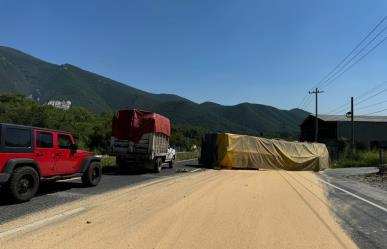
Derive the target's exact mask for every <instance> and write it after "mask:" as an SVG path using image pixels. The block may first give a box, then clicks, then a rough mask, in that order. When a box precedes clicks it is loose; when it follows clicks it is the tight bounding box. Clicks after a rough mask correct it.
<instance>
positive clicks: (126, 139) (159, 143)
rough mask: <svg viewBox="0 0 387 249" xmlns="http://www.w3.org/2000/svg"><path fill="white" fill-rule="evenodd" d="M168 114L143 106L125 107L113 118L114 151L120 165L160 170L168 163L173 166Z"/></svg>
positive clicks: (111, 153) (173, 154)
mask: <svg viewBox="0 0 387 249" xmlns="http://www.w3.org/2000/svg"><path fill="white" fill-rule="evenodd" d="M170 136H171V124H170V121H169V119H168V118H166V117H164V116H162V115H160V114H157V113H153V112H148V111H143V110H136V109H130V110H121V111H118V112H117V113H116V114H115V115H114V116H113V119H112V137H111V142H110V155H112V156H115V157H116V162H117V165H118V166H119V167H120V168H146V169H151V170H154V171H155V172H160V171H161V170H162V166H163V164H164V163H168V166H169V167H170V168H172V167H173V163H174V160H175V158H176V156H175V154H176V153H175V150H174V149H172V148H170V146H169V139H170Z"/></svg>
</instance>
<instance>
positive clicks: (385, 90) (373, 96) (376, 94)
mask: <svg viewBox="0 0 387 249" xmlns="http://www.w3.org/2000/svg"><path fill="white" fill-rule="evenodd" d="M384 92H387V88H385V89H383V90H381V91H379V92H377V93H375V94H373V95H371V96H370V97H368V98H365V99H363V100H362V101H359V102H358V103H357V104H358V105H359V104H361V103H364V102H366V101H368V100H370V99H372V98H375V97H376V96H378V95H380V94H382V93H384Z"/></svg>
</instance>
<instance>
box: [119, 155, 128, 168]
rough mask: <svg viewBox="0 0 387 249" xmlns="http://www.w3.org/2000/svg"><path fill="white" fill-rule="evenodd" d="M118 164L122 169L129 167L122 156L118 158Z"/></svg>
mask: <svg viewBox="0 0 387 249" xmlns="http://www.w3.org/2000/svg"><path fill="white" fill-rule="evenodd" d="M117 165H118V168H119V169H121V170H123V169H126V168H127V166H126V164H125V160H123V159H121V158H117Z"/></svg>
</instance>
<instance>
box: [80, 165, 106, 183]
mask: <svg viewBox="0 0 387 249" xmlns="http://www.w3.org/2000/svg"><path fill="white" fill-rule="evenodd" d="M101 177H102V168H101V164H100V163H99V162H92V163H91V164H90V166H89V168H88V169H87V170H86V172H85V173H83V176H82V183H83V184H84V185H85V186H88V187H94V186H97V185H98V183H99V182H100V181H101Z"/></svg>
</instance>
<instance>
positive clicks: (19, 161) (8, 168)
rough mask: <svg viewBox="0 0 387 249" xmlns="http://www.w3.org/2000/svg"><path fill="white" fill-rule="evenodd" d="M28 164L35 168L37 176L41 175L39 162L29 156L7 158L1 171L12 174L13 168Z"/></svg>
mask: <svg viewBox="0 0 387 249" xmlns="http://www.w3.org/2000/svg"><path fill="white" fill-rule="evenodd" d="M22 166H29V167H31V168H33V169H35V170H36V172H37V173H38V175H39V177H42V172H41V171H40V167H39V164H38V163H37V162H36V161H35V160H33V159H30V158H14V159H10V160H8V162H7V164H6V165H5V167H4V170H3V173H7V174H12V173H13V172H14V170H15V169H16V168H18V167H22Z"/></svg>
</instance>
